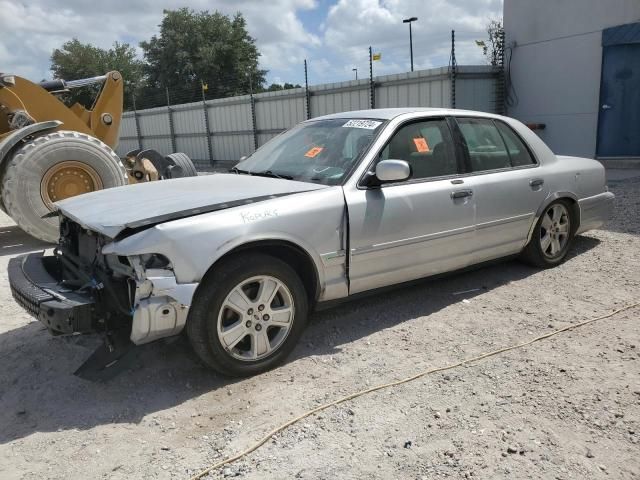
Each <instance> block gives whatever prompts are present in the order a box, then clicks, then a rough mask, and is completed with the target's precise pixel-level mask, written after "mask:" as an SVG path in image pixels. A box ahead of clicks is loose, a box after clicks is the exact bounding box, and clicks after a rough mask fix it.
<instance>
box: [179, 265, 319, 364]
mask: <svg viewBox="0 0 640 480" xmlns="http://www.w3.org/2000/svg"><path fill="white" fill-rule="evenodd" d="M261 292H264V295H265V296H264V297H262V293H261ZM269 292H275V293H273V294H272V295H270V294H269ZM264 298H271V300H269V299H267V300H266V301H265V300H264ZM308 309H309V307H308V299H307V293H306V291H305V288H304V285H303V283H302V281H301V280H300V277H298V275H297V274H296V272H295V271H294V270H293V269H292V268H291V267H290V266H289V265H288V264H286V263H285V262H283V261H282V260H279V259H277V258H275V257H271V256H268V255H263V254H259V253H247V254H243V255H241V256H240V255H236V256H233V257H230V258H229V259H228V260H226V261H223V263H222V264H220V265H216V266H214V267H213V269H212V270H211V271H210V272H209V273H208V274H207V275H206V276H205V278H204V280H203V281H202V282H201V283H200V285H199V287H198V290H197V292H196V295H195V296H194V300H193V303H192V305H191V308H190V311H189V318H188V320H187V328H186V329H187V336H188V337H189V340H190V342H191V345H192V346H193V349H194V351H195V352H196V353H197V354H198V356H199V357H200V359H201V360H202V361H203V362H204V363H205V364H206V365H207V366H208V367H210V368H212V369H213V370H216V371H217V372H219V373H221V374H223V375H226V376H232V377H244V376H249V375H255V374H258V373H261V372H264V371H266V370H269V369H271V368H273V367H275V366H276V365H279V364H280V363H282V362H283V361H284V360H285V358H286V357H287V355H289V353H290V352H291V351H292V350H293V348H294V347H295V345H296V343H297V342H298V340H299V338H300V335H302V332H303V331H304V329H305V327H306V324H307V314H308Z"/></svg>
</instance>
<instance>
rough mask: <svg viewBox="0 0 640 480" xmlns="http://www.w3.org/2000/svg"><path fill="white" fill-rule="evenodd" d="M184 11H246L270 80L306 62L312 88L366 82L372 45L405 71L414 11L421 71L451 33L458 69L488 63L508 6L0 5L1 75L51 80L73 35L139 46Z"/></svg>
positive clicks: (298, 78)
mask: <svg viewBox="0 0 640 480" xmlns="http://www.w3.org/2000/svg"><path fill="white" fill-rule="evenodd" d="M184 6H187V7H189V8H192V9H194V10H210V11H212V10H219V11H221V12H223V13H225V14H234V13H236V12H242V13H243V15H244V16H245V18H246V20H247V26H248V29H249V33H250V34H251V35H252V36H253V37H254V38H256V40H257V44H258V48H259V50H260V52H261V53H262V57H261V67H262V68H265V69H267V70H270V71H271V77H270V78H271V79H272V78H273V77H278V78H280V79H282V80H283V81H288V82H292V83H302V82H303V81H304V76H303V68H302V62H303V60H304V59H305V58H307V59H308V60H309V80H310V82H311V83H320V82H324V81H339V80H348V79H351V78H353V71H352V68H358V74H359V76H360V78H364V77H366V76H368V72H369V66H368V50H367V49H368V47H369V45H372V46H373V47H374V49H375V50H376V51H380V52H381V53H382V61H380V62H375V64H374V74H385V73H396V72H402V71H406V70H407V69H408V68H409V47H408V42H409V40H408V31H407V30H408V27H407V25H405V24H403V23H402V19H403V18H405V17H406V16H409V15H411V16H417V17H418V18H419V20H418V21H417V22H416V23H414V24H413V34H414V63H415V68H416V69H421V68H430V67H432V66H442V65H446V64H447V60H448V58H449V44H450V40H449V39H450V31H451V29H452V28H454V29H456V32H457V37H458V39H459V41H458V43H457V47H456V48H457V52H458V63H469V62H471V63H478V62H482V58H481V55H480V50H479V48H478V47H476V46H475V44H474V42H473V40H474V39H476V38H484V36H485V35H486V34H485V33H484V29H485V27H486V25H487V23H488V21H489V19H490V18H493V17H499V16H500V15H501V9H502V0H429V1H428V2H427V1H426V0H336V3H335V4H334V5H333V6H331V7H330V8H328V13H325V12H327V8H326V7H325V6H324V4H321V3H319V0H266V1H265V0H109V1H108V2H101V1H96V2H89V1H86V0H0V12H2V15H0V31H2V32H3V39H2V43H1V44H0V69H1V70H2V71H5V72H12V73H16V74H18V75H23V76H26V77H28V78H31V79H33V80H40V79H41V78H45V77H50V75H51V74H50V72H49V57H50V55H51V52H52V51H53V49H54V48H57V47H59V46H61V45H62V44H63V43H64V42H65V41H67V40H70V39H71V38H72V37H77V38H78V39H79V40H80V41H82V42H90V43H92V44H94V45H97V46H99V47H102V48H106V47H110V46H111V45H112V44H113V42H114V41H120V42H123V41H124V42H128V43H130V44H132V45H136V46H137V44H138V42H140V41H141V40H146V39H148V38H150V37H151V36H152V35H153V34H155V33H157V32H158V24H159V23H160V21H161V20H162V10H163V9H176V8H180V7H184ZM301 18H306V21H307V23H308V25H307V26H306V27H305V25H304V24H303V22H302V20H301ZM309 18H313V20H312V21H310V20H309ZM309 23H313V25H314V26H315V25H317V28H310V25H309ZM138 51H139V52H140V50H139V49H138ZM140 53H141V52H140Z"/></svg>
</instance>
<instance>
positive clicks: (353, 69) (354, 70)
mask: <svg viewBox="0 0 640 480" xmlns="http://www.w3.org/2000/svg"><path fill="white" fill-rule="evenodd" d="M351 71H352V72H356V80H357V79H358V69H357V68H352V69H351Z"/></svg>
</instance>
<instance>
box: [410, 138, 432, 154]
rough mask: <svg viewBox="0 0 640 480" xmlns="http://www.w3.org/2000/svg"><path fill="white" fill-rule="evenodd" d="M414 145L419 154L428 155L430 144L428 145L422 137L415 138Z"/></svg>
mask: <svg viewBox="0 0 640 480" xmlns="http://www.w3.org/2000/svg"><path fill="white" fill-rule="evenodd" d="M413 143H414V144H415V146H416V149H417V150H418V152H420V153H426V152H428V151H429V144H428V143H427V140H426V139H425V138H422V137H418V138H414V139H413Z"/></svg>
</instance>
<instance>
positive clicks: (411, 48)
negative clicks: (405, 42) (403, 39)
mask: <svg viewBox="0 0 640 480" xmlns="http://www.w3.org/2000/svg"><path fill="white" fill-rule="evenodd" d="M416 20H418V17H411V18H405V19H404V20H402V23H408V24H409V54H410V55H411V71H412V72H413V33H412V31H411V23H412V22H415V21H416Z"/></svg>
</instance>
